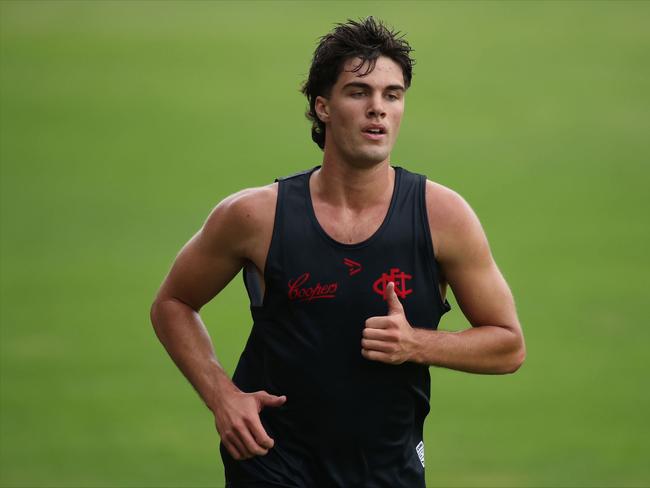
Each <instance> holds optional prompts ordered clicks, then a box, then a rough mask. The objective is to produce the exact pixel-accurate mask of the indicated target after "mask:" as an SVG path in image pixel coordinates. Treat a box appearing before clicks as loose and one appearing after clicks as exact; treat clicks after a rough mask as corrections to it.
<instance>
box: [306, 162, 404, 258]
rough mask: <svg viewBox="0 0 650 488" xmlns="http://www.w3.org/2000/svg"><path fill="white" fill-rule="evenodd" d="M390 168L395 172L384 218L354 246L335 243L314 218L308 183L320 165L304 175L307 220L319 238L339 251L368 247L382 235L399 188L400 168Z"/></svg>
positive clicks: (391, 213)
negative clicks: (339, 249) (374, 229)
mask: <svg viewBox="0 0 650 488" xmlns="http://www.w3.org/2000/svg"><path fill="white" fill-rule="evenodd" d="M391 167H392V168H393V169H394V170H395V181H394V183H393V194H392V196H391V198H390V204H389V205H388V211H387V212H386V215H385V216H384V220H383V221H382V222H381V224H380V225H379V227H378V228H377V230H376V231H375V232H374V233H372V234H371V235H370V237H368V238H367V239H364V240H363V241H360V242H355V243H354V244H346V243H344V242H340V241H337V240H336V239H334V238H333V237H332V236H330V235H329V234H328V233H327V232H326V231H325V229H323V227H322V226H321V225H320V222H319V221H318V218H317V217H316V210H314V202H313V201H312V199H311V191H310V190H309V181H310V180H311V176H312V175H313V174H314V172H315V171H316V170H317V169H319V168H320V165H319V166H315V167H314V168H312V170H311V171H309V172H308V173H307V175H306V178H305V188H304V190H305V197H306V198H307V209H308V213H309V219H310V220H311V222H312V224H313V225H314V227H315V228H316V230H317V231H318V233H319V234H320V235H321V237H323V238H324V239H325V240H326V241H327V242H329V243H330V244H332V245H334V246H336V247H339V248H341V249H360V248H362V247H365V246H368V245H370V244H371V243H372V242H373V241H374V240H376V239H377V238H378V237H379V236H380V235H381V234H382V233H383V231H384V229H385V228H386V227H388V223H389V221H390V219H391V216H392V215H393V211H394V209H395V202H396V201H397V194H398V191H399V187H400V181H401V176H402V168H400V167H399V166H391Z"/></svg>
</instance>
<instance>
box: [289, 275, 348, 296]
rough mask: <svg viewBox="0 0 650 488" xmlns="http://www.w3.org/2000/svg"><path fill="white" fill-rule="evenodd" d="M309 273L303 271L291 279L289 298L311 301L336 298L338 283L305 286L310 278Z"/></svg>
mask: <svg viewBox="0 0 650 488" xmlns="http://www.w3.org/2000/svg"><path fill="white" fill-rule="evenodd" d="M309 276H310V275H309V273H303V274H301V275H300V276H298V278H296V279H295V280H289V300H291V301H298V302H305V301H307V302H311V301H312V300H316V299H317V298H334V297H335V296H336V290H337V289H338V287H339V284H338V283H336V282H335V283H327V284H324V285H321V284H320V281H319V282H318V283H316V284H315V285H314V286H303V285H304V284H305V283H307V281H308V280H309Z"/></svg>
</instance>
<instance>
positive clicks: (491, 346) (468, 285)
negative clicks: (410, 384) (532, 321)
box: [362, 182, 526, 374]
mask: <svg viewBox="0 0 650 488" xmlns="http://www.w3.org/2000/svg"><path fill="white" fill-rule="evenodd" d="M427 209H428V214H429V223H430V227H431V234H432V237H433V238H434V246H435V248H436V259H437V261H438V263H439V265H440V267H441V268H442V271H443V274H444V277H445V280H446V281H447V283H448V284H449V285H450V286H451V288H452V290H453V292H454V296H455V297H456V300H457V302H458V304H459V306H460V308H461V310H462V311H463V314H464V315H465V317H466V318H467V320H468V321H469V323H470V324H471V325H472V327H471V328H468V329H466V330H462V331H458V332H448V331H433V330H430V329H421V328H418V327H417V325H418V324H409V323H408V321H407V320H406V317H405V315H404V311H403V309H402V306H401V303H400V302H399V298H398V297H397V295H396V294H395V292H394V289H393V287H392V286H391V287H389V288H388V290H387V294H388V296H387V300H388V306H389V309H388V314H387V315H386V316H381V317H372V318H370V319H368V320H367V321H366V328H365V330H364V332H363V339H362V355H363V356H364V357H365V358H367V359H370V360H375V361H381V362H386V363H390V364H400V363H402V362H405V361H411V362H417V363H421V364H429V365H433V366H440V367H445V368H450V369H456V370H460V371H467V372H471V373H486V374H505V373H512V372H515V371H516V370H517V369H518V368H519V366H520V365H521V364H522V362H523V361H524V358H525V355H526V352H525V346H524V339H523V333H522V330H521V326H520V324H519V319H518V318H517V313H516V310H515V304H514V300H513V297H512V293H511V292H510V288H509V287H508V284H507V283H506V281H505V279H504V278H503V275H502V274H501V272H500V271H499V268H498V267H497V265H496V263H495V262H494V259H493V257H492V254H491V252H490V248H489V245H488V241H487V238H486V236H485V233H484V232H483V229H482V227H481V224H480V222H479V220H478V218H477V217H476V215H475V214H474V212H473V210H472V209H471V208H470V206H469V205H468V204H467V203H466V202H465V201H464V200H463V199H462V198H461V197H460V196H459V195H458V194H456V193H454V192H452V191H451V190H448V189H446V188H444V187H441V186H440V185H436V184H432V183H431V182H429V186H428V188H427Z"/></svg>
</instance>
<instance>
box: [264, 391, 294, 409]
mask: <svg viewBox="0 0 650 488" xmlns="http://www.w3.org/2000/svg"><path fill="white" fill-rule="evenodd" d="M257 398H258V400H259V402H260V407H262V408H263V407H279V406H281V405H282V404H284V402H286V401H287V397H286V396H284V395H282V396H275V395H271V394H270V393H267V392H265V391H261V392H259V394H258V396H257Z"/></svg>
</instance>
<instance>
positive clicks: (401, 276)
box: [372, 268, 413, 300]
mask: <svg viewBox="0 0 650 488" xmlns="http://www.w3.org/2000/svg"><path fill="white" fill-rule="evenodd" d="M411 278H413V276H411V275H410V274H406V273H405V272H404V271H400V270H399V268H391V269H390V273H382V274H381V277H380V278H379V279H378V280H377V281H375V283H374V284H373V285H372V289H373V290H375V292H377V293H379V294H380V295H381V296H382V298H383V299H384V300H386V286H387V285H388V283H390V282H391V281H392V282H393V283H395V294H396V295H397V296H398V297H400V298H402V299H404V298H406V295H410V294H411V293H413V289H412V288H407V286H408V285H407V284H406V282H407V281H408V280H410V279H411Z"/></svg>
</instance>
